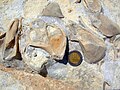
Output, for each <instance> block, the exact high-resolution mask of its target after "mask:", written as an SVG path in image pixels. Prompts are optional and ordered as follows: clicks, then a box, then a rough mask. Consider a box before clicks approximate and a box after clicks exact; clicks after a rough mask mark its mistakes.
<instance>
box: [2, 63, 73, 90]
mask: <svg viewBox="0 0 120 90" xmlns="http://www.w3.org/2000/svg"><path fill="white" fill-rule="evenodd" d="M0 81H1V82H0V89H1V90H43V89H44V90H56V89H57V90H75V88H74V87H71V86H70V85H69V84H66V83H63V82H61V81H58V80H53V79H51V78H44V77H42V76H39V75H37V74H35V75H34V74H29V73H26V72H24V71H17V70H14V69H8V68H5V67H3V66H1V65H0Z"/></svg>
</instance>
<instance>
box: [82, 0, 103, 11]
mask: <svg viewBox="0 0 120 90" xmlns="http://www.w3.org/2000/svg"><path fill="white" fill-rule="evenodd" d="M83 1H84V2H85V4H86V6H87V8H88V9H90V10H91V11H92V12H100V11H101V4H100V0H83Z"/></svg>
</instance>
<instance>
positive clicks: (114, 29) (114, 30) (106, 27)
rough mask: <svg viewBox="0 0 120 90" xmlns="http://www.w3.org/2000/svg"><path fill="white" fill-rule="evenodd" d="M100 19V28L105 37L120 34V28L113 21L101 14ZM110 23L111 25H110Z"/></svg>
mask: <svg viewBox="0 0 120 90" xmlns="http://www.w3.org/2000/svg"><path fill="white" fill-rule="evenodd" d="M98 19H99V20H100V21H101V25H100V27H99V28H98V29H99V30H100V31H101V32H102V33H103V34H104V35H105V36H107V37H111V36H115V35H117V34H120V27H119V26H118V25H117V24H116V23H114V22H113V21H111V20H110V19H109V18H108V17H107V16H105V15H103V14H100V15H99V16H98ZM108 22H109V23H108Z"/></svg>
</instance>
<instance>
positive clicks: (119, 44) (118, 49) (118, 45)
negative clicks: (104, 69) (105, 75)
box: [113, 35, 120, 60]
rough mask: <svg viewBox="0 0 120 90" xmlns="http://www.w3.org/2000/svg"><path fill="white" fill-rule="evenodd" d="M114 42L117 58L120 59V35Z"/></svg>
mask: <svg viewBox="0 0 120 90" xmlns="http://www.w3.org/2000/svg"><path fill="white" fill-rule="evenodd" d="M113 44H114V54H115V60H119V59H120V35H118V36H116V38H115V40H114V42H113Z"/></svg>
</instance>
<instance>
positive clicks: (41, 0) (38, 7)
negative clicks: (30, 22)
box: [24, 0, 48, 18]
mask: <svg viewBox="0 0 120 90" xmlns="http://www.w3.org/2000/svg"><path fill="white" fill-rule="evenodd" d="M47 4H48V2H47V0H35V1H33V0H28V1H27V2H26V3H25V5H24V16H25V17H26V18H36V17H37V16H38V15H42V11H43V9H44V8H45V6H46V5H47Z"/></svg>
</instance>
